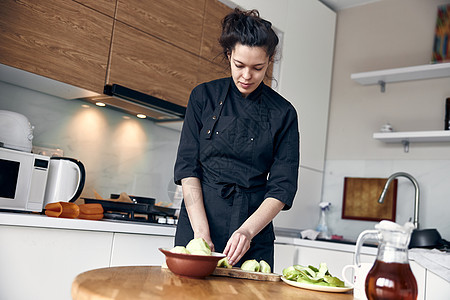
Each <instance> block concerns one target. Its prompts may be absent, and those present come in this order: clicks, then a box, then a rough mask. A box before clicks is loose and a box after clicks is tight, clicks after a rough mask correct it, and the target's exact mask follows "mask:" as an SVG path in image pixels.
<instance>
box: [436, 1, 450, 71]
mask: <svg viewBox="0 0 450 300" xmlns="http://www.w3.org/2000/svg"><path fill="white" fill-rule="evenodd" d="M432 62H433V63H438V62H450V4H447V5H440V6H438V13H437V19H436V28H435V30H434V45H433V57H432Z"/></svg>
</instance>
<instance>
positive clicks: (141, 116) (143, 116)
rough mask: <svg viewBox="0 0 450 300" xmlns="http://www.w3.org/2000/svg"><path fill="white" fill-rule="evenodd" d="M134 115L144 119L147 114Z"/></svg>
mask: <svg viewBox="0 0 450 300" xmlns="http://www.w3.org/2000/svg"><path fill="white" fill-rule="evenodd" d="M136 117H138V118H139V119H145V118H147V116H146V115H144V114H137V115H136Z"/></svg>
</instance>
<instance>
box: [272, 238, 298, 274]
mask: <svg viewBox="0 0 450 300" xmlns="http://www.w3.org/2000/svg"><path fill="white" fill-rule="evenodd" d="M274 256H275V257H274V264H273V271H272V272H274V273H277V274H280V275H282V274H283V269H284V268H287V267H290V266H293V265H295V264H296V263H297V257H298V248H297V247H295V246H294V245H285V244H275V255H274Z"/></svg>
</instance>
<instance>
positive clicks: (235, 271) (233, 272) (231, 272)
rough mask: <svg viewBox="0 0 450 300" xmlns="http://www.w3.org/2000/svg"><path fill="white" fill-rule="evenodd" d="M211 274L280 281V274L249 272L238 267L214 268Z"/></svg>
mask: <svg viewBox="0 0 450 300" xmlns="http://www.w3.org/2000/svg"><path fill="white" fill-rule="evenodd" d="M211 275H215V276H226V277H233V278H244V279H253V280H263V281H281V275H279V274H275V273H261V272H249V271H244V270H241V269H240V268H232V269H228V268H216V269H215V270H214V272H213V273H212V274H211Z"/></svg>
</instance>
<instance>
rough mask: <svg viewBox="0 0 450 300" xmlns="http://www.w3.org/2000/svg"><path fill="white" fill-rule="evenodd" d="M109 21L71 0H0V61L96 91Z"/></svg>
mask: <svg viewBox="0 0 450 300" xmlns="http://www.w3.org/2000/svg"><path fill="white" fill-rule="evenodd" d="M112 24H113V19H112V18H109V17H107V16H105V15H104V14H101V13H99V12H96V11H94V10H92V9H89V8H87V7H85V6H83V5H81V4H79V3H76V2H74V1H71V0H21V1H13V0H5V1H2V5H1V9H0V40H1V42H0V63H2V64H5V65H8V66H11V67H15V68H19V69H22V70H26V71H29V72H32V73H35V74H39V75H42V76H45V77H48V78H52V79H55V80H58V81H61V82H64V83H68V84H71V85H74V86H78V87H81V88H85V89H88V90H91V91H94V92H99V93H101V92H102V91H103V85H104V83H105V74H106V66H107V61H108V52H109V45H110V39H111V31H112Z"/></svg>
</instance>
